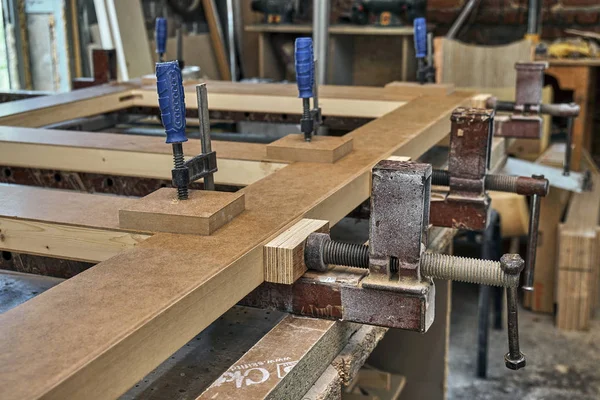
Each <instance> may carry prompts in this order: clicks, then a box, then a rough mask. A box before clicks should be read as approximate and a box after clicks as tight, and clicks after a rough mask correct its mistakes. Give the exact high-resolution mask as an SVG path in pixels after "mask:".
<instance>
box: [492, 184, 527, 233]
mask: <svg viewBox="0 0 600 400" xmlns="http://www.w3.org/2000/svg"><path fill="white" fill-rule="evenodd" d="M489 195H490V198H491V200H492V202H491V207H492V208H493V209H494V210H496V211H498V213H499V214H500V220H501V234H502V237H503V238H508V237H514V236H516V237H519V236H524V235H527V231H528V229H529V228H528V224H529V210H528V208H527V198H526V197H525V196H521V195H519V194H515V193H505V192H489Z"/></svg>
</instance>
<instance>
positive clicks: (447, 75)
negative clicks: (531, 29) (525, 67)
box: [435, 38, 533, 88]
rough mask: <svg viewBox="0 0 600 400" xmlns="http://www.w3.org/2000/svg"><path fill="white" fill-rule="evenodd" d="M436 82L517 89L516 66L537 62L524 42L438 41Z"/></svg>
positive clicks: (531, 49) (436, 48) (440, 39)
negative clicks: (527, 62)
mask: <svg viewBox="0 0 600 400" xmlns="http://www.w3.org/2000/svg"><path fill="white" fill-rule="evenodd" d="M435 54H436V60H435V61H436V62H435V64H436V68H437V69H436V82H438V83H453V84H454V85H456V86H458V87H488V88H489V87H514V86H515V82H516V77H517V75H516V71H515V63H516V62H519V61H532V60H533V46H532V44H531V42H529V41H527V40H521V41H518V42H514V43H511V44H509V45H505V46H475V45H469V44H464V43H461V42H458V41H456V40H452V39H446V38H436V39H435Z"/></svg>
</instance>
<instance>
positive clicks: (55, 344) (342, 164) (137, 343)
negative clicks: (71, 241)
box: [0, 92, 470, 399]
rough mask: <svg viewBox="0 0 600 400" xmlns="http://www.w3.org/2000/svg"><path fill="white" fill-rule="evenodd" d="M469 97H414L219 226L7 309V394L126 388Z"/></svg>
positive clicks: (424, 142)
mask: <svg viewBox="0 0 600 400" xmlns="http://www.w3.org/2000/svg"><path fill="white" fill-rule="evenodd" d="M469 97H470V94H465V93H461V92H455V93H453V94H452V95H449V96H446V97H433V98H429V97H427V96H423V97H420V98H418V99H416V100H414V101H411V102H410V103H409V104H406V105H405V106H403V107H400V108H398V109H397V110H395V111H393V112H391V113H389V114H387V115H385V116H383V117H381V118H379V119H377V120H376V121H373V122H371V123H369V124H367V125H364V126H362V127H361V128H359V129H357V130H355V131H354V132H352V133H350V134H349V135H351V137H352V138H353V140H354V144H355V151H353V152H352V153H351V154H349V155H348V156H347V157H345V158H343V159H342V160H340V161H339V162H338V163H335V164H310V167H309V165H308V164H303V163H294V164H291V165H289V166H287V167H285V168H282V169H280V170H278V171H277V172H275V173H273V174H271V175H270V176H268V177H267V178H265V179H262V180H260V181H258V182H256V183H254V184H252V185H250V186H248V187H247V188H245V189H243V192H244V194H245V197H246V211H245V212H244V213H242V214H241V215H239V216H238V217H237V218H236V219H234V220H233V221H232V222H231V223H229V224H227V225H226V226H224V227H223V228H222V229H220V230H218V231H217V232H216V233H215V234H214V235H211V236H204V237H201V236H191V235H188V236H184V235H173V234H157V235H154V236H153V237H151V238H149V239H147V240H146V241H144V242H143V243H141V244H140V245H138V246H136V247H135V248H134V249H132V250H130V251H127V252H124V253H121V254H119V255H118V256H116V257H113V258H111V259H110V260H107V261H105V262H102V263H100V264H98V265H96V266H95V267H93V268H91V269H89V270H87V271H85V272H83V273H81V274H79V275H77V276H75V277H74V278H72V279H69V280H68V281H66V282H64V283H62V284H60V285H58V286H57V287H55V288H54V289H52V290H51V291H48V292H46V293H43V294H42V295H40V296H38V297H36V298H34V299H32V300H30V301H28V302H26V303H24V304H22V305H21V306H19V307H16V308H14V309H12V310H11V311H9V312H7V313H5V314H3V315H1V316H0V336H2V337H3V340H2V341H1V342H0V386H1V387H8V388H9V394H8V399H12V398H15V399H22V398H32V397H39V396H43V395H44V396H46V397H47V398H60V399H64V398H87V399H94V398H100V397H102V398H106V397H117V396H118V395H120V394H121V393H123V392H124V391H125V390H126V389H127V388H129V387H130V386H131V385H133V384H134V383H135V382H136V381H137V380H138V379H140V378H141V377H142V376H144V375H145V374H147V373H148V372H149V371H151V370H152V369H153V368H154V367H155V366H156V365H158V364H159V363H160V362H162V361H163V360H164V359H166V358H167V357H168V356H169V355H170V354H172V353H173V352H174V351H175V350H177V349H178V348H180V347H181V346H182V345H183V344H185V343H186V342H187V341H188V340H190V338H192V337H193V336H194V335H195V334H196V333H197V332H199V331H201V330H202V329H204V328H205V327H206V326H207V325H208V324H210V323H211V322H212V321H214V320H215V319H216V318H218V317H219V316H220V315H221V314H222V313H223V312H224V311H225V310H227V309H228V308H229V307H231V306H232V305H233V304H235V303H236V302H237V301H239V300H240V299H241V298H242V297H243V296H245V295H246V294H248V293H249V292H250V291H251V290H253V289H254V288H256V287H257V286H258V285H259V284H260V283H262V282H263V252H262V246H263V245H264V244H265V243H267V242H268V241H269V240H270V239H272V238H273V237H275V236H277V235H278V234H280V233H281V232H282V231H284V230H285V229H287V228H288V227H290V226H291V225H293V224H294V223H295V222H297V221H298V220H299V219H301V218H303V217H307V216H308V217H310V218H320V219H326V220H329V221H330V223H332V224H334V223H336V222H337V221H338V220H339V219H341V218H342V217H343V216H345V215H346V214H347V213H348V212H350V211H351V210H352V209H354V208H355V207H356V206H358V205H359V204H360V203H361V202H363V201H364V200H365V199H366V198H368V196H369V193H370V171H371V168H372V167H373V165H375V164H376V163H377V162H378V161H379V160H381V159H383V158H387V157H388V156H390V155H392V154H395V153H399V154H402V155H405V156H409V157H412V158H416V157H418V156H420V155H421V154H423V153H424V152H425V151H426V150H428V149H429V148H430V147H431V146H433V145H434V144H435V143H437V142H438V141H439V140H440V139H441V138H442V137H443V136H445V135H446V134H447V132H448V129H449V127H450V121H449V117H450V114H451V112H452V111H453V109H454V108H456V107H457V106H461V105H467V104H468V100H469ZM307 188H310V190H307ZM216 249H218V251H215V250H216ZM99 327H101V328H102V329H98V328H99ZM65 338H69V340H68V341H66V340H65ZM32 377H35V379H33V378H32Z"/></svg>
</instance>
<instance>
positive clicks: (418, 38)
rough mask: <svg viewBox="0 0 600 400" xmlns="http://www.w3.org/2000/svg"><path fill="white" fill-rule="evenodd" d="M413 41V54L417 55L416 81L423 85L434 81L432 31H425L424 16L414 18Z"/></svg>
mask: <svg viewBox="0 0 600 400" xmlns="http://www.w3.org/2000/svg"><path fill="white" fill-rule="evenodd" d="M413 26H414V41H415V55H416V57H417V63H418V66H417V81H418V82H419V83H420V84H421V85H423V84H425V82H427V83H433V82H435V66H434V65H433V33H431V32H430V33H427V22H426V21H425V18H415V20H414V22H413Z"/></svg>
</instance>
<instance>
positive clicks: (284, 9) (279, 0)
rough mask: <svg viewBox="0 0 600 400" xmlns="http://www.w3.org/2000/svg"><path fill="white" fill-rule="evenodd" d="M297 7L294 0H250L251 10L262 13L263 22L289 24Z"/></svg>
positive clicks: (296, 2)
mask: <svg viewBox="0 0 600 400" xmlns="http://www.w3.org/2000/svg"><path fill="white" fill-rule="evenodd" d="M298 7H299V5H298V1H296V0H252V11H257V12H261V13H264V15H265V20H264V22H265V24H281V23H283V24H291V23H292V22H293V19H294V15H295V13H296V11H297V8H298Z"/></svg>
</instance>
